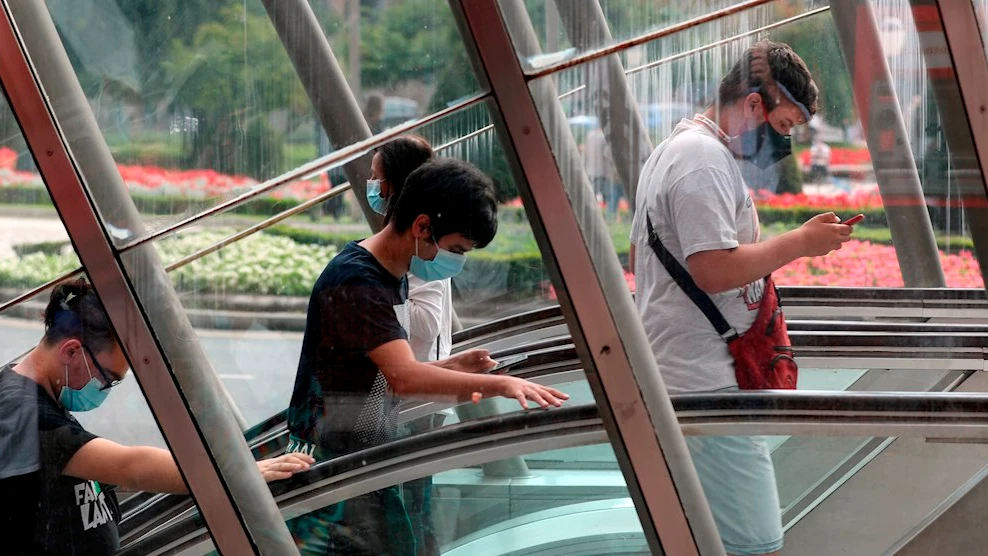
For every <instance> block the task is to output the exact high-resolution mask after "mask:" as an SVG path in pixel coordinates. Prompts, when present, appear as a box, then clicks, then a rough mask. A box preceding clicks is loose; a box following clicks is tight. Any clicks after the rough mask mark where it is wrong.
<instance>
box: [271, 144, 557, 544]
mask: <svg viewBox="0 0 988 556" xmlns="http://www.w3.org/2000/svg"><path fill="white" fill-rule="evenodd" d="M390 212H391V218H389V220H388V222H387V224H386V225H385V227H384V229H383V230H381V231H380V232H378V233H377V234H375V235H373V236H371V237H370V238H368V239H365V240H363V241H361V242H359V243H358V242H353V243H350V244H348V245H347V246H346V247H345V248H344V249H343V250H342V251H341V252H340V253H339V254H338V255H337V256H336V257H335V258H334V259H333V260H332V261H331V262H330V263H329V265H328V266H327V267H326V269H325V270H324V271H323V272H322V274H321V275H320V276H319V279H318V280H317V281H316V284H315V287H314V288H313V292H312V296H311V297H310V299H309V309H308V315H307V318H306V327H305V335H304V338H303V340H302V354H301V358H300V360H299V367H298V374H297V375H296V378H295V390H294V392H293V394H292V400H291V405H290V406H289V409H288V428H289V432H290V433H291V440H290V444H289V451H296V452H303V453H307V454H309V455H313V456H315V458H316V459H317V460H323V459H329V458H333V457H337V456H341V455H344V454H348V453H352V452H354V451H357V450H361V449H365V448H369V447H371V446H375V445H378V444H381V443H384V442H387V441H389V440H392V439H394V438H395V435H396V433H397V411H396V397H401V398H417V397H418V398H429V399H436V398H446V399H451V400H457V401H460V402H466V401H471V400H476V399H477V397H478V396H504V397H509V398H514V399H517V400H518V402H519V403H520V404H521V406H522V407H523V408H527V407H528V401H529V400H530V401H534V402H536V403H537V404H538V405H539V406H541V407H542V408H548V407H549V406H555V407H558V406H560V405H562V403H563V401H564V400H566V399H567V398H568V396H567V395H566V394H563V393H562V392H559V391H558V390H555V389H553V388H549V387H546V386H541V385H538V384H534V383H531V382H528V381H526V380H522V379H519V378H515V377H510V376H506V375H488V374H483V373H484V371H488V370H490V369H491V368H493V367H494V366H495V365H496V363H495V362H494V361H493V360H491V359H490V353H489V352H488V351H487V350H471V351H468V352H464V353H461V354H459V355H457V356H454V357H451V358H449V359H445V360H443V361H438V362H433V363H431V364H430V363H420V362H418V361H416V360H415V356H414V355H413V354H412V350H411V348H410V347H409V345H408V335H407V333H406V331H405V330H406V328H405V327H403V326H402V324H401V322H400V321H399V318H398V314H399V313H400V312H401V311H396V308H399V307H400V306H402V305H404V303H405V301H406V299H407V295H408V282H407V279H406V278H405V274H406V273H407V272H409V271H411V273H412V274H414V275H416V276H418V277H419V278H421V279H423V280H426V281H430V280H442V279H446V278H450V277H452V276H454V275H456V274H457V273H458V272H459V271H460V270H461V269H462V268H463V264H464V262H465V257H466V255H465V254H466V252H467V251H470V250H471V249H474V248H482V247H484V246H486V245H487V244H488V243H489V242H490V241H491V240H492V239H493V237H494V234H495V232H496V231H497V202H496V200H495V197H494V186H493V183H492V182H491V180H490V178H488V177H487V176H485V175H484V174H483V173H482V172H480V171H479V170H477V169H476V168H475V167H473V166H472V165H470V164H468V163H465V162H461V161H457V160H452V159H443V158H437V159H433V160H431V161H429V162H426V163H425V164H423V165H422V166H420V167H419V168H418V169H416V170H415V171H414V172H412V173H411V174H410V175H409V176H408V177H407V178H406V180H405V184H404V188H403V189H402V191H401V193H400V195H399V197H398V200H397V204H395V205H394V206H393V207H392V208H391V209H390ZM289 529H290V530H291V531H292V534H293V535H294V536H295V539H296V543H297V544H298V546H299V549H300V550H301V551H302V553H303V554H391V555H399V554H409V555H414V554H416V546H415V539H414V535H413V534H412V531H411V525H410V523H409V519H408V515H407V513H406V512H405V509H404V506H403V505H402V502H401V499H400V492H399V489H398V488H397V487H392V488H388V489H384V490H381V491H377V492H373V493H370V494H367V495H364V496H360V497H357V498H354V499H350V500H347V501H346V502H343V503H339V504H335V505H332V506H330V507H328V508H324V509H323V510H319V511H317V512H313V513H310V514H308V515H305V516H302V517H301V518H297V519H295V520H292V521H291V522H289Z"/></svg>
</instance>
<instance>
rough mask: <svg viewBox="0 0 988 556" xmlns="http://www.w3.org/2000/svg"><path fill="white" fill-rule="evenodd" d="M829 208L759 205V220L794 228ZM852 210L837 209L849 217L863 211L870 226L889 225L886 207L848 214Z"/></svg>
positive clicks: (765, 223) (764, 224)
mask: <svg viewBox="0 0 988 556" xmlns="http://www.w3.org/2000/svg"><path fill="white" fill-rule="evenodd" d="M827 210H828V209H825V208H814V207H796V208H774V207H758V220H759V221H760V222H761V223H762V225H763V226H768V225H771V224H782V225H784V226H785V227H786V228H787V229H792V228H796V227H799V226H801V225H803V223H805V222H806V221H807V220H809V219H810V218H813V217H814V216H816V215H818V214H820V213H821V212H827ZM848 212H850V211H837V214H838V216H841V217H842V218H843V217H848V216H854V214H858V213H863V214H864V215H865V222H866V223H867V225H868V226H869V227H887V226H888V219H887V217H886V215H885V209H881V208H878V209H871V210H855V211H853V214H848Z"/></svg>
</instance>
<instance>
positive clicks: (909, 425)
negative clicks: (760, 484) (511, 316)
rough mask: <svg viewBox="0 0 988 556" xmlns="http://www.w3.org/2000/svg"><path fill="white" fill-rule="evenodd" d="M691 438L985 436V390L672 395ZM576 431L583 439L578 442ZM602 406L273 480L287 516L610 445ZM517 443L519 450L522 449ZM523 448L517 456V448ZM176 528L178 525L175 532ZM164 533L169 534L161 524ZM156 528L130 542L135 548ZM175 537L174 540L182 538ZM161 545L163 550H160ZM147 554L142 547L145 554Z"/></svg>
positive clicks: (179, 522) (183, 528) (441, 435)
mask: <svg viewBox="0 0 988 556" xmlns="http://www.w3.org/2000/svg"><path fill="white" fill-rule="evenodd" d="M671 398H672V402H673V406H674V408H675V409H676V414H677V417H678V419H679V422H680V424H681V426H682V428H683V432H684V434H687V435H721V434H732V435H765V434H773V435H774V434H794V435H800V436H833V435H842V436H855V437H857V436H877V437H888V436H902V437H924V438H951V439H964V440H968V441H988V395H984V394H928V393H899V392H896V393H836V394H835V393H824V392H796V391H761V392H742V393H727V394H725V393H715V394H676V395H673V396H671ZM574 438H578V439H579V441H578V442H574V441H573V439H574ZM605 441H606V435H605V434H604V431H603V424H602V423H601V422H600V419H599V416H598V414H597V410H596V407H595V406H593V405H589V404H588V405H582V406H575V407H569V408H563V409H558V410H551V411H545V412H542V411H536V412H517V413H513V414H508V415H501V416H498V417H492V418H487V419H483V420H479V421H472V422H468V423H462V424H458V425H453V426H450V427H444V428H441V429H438V430H435V431H431V432H427V433H423V434H420V435H416V436H413V437H409V438H404V439H401V440H398V441H395V442H391V443H388V444H385V445H381V446H376V447H373V448H370V449H367V450H363V451H360V452H357V453H354V454H350V455H347V456H343V457H340V458H336V459H334V460H330V461H328V462H325V463H321V464H319V465H316V466H315V467H314V468H313V469H312V470H311V471H310V472H308V473H306V474H303V475H298V476H295V477H293V478H292V479H289V480H287V481H284V482H281V483H275V484H273V485H271V488H272V493H273V494H274V496H275V497H276V499H277V500H278V501H279V505H280V506H281V508H282V511H283V513H285V515H286V517H294V516H296V515H300V514H301V513H304V512H305V511H311V510H313V509H316V508H318V507H323V506H325V505H328V504H332V503H335V502H338V501H341V500H344V499H347V498H350V497H352V496H358V495H360V494H364V493H367V492H372V491H375V490H379V489H381V488H384V487H387V486H390V485H393V484H397V483H400V482H404V481H408V480H413V479H416V478H419V477H422V476H428V475H433V474H436V473H440V472H442V471H446V470H449V469H454V468H459V467H464V466H473V465H480V464H481V463H484V461H486V460H487V459H488V458H489V459H490V460H491V461H492V460H494V459H498V458H504V457H507V456H508V455H523V454H525V453H531V452H537V451H545V450H552V449H558V447H560V446H563V447H565V446H576V445H584V444H591V443H598V442H605ZM520 447H521V448H520ZM518 452H520V454H518ZM171 521H172V524H173V527H172V529H173V532H172V533H168V537H169V543H168V549H177V548H181V549H190V548H191V546H179V545H180V544H181V543H182V542H189V541H191V542H192V543H193V544H199V543H202V542H206V540H205V539H204V538H202V533H203V531H204V529H203V528H201V527H197V526H196V524H195V522H194V520H193V516H192V510H191V509H190V510H188V511H186V512H185V513H184V514H183V515H182V516H180V517H179V518H175V519H173V520H171ZM175 527H180V529H175ZM159 531H160V532H161V533H162V534H164V533H167V531H165V530H161V529H160V528H159ZM154 536H155V535H152V534H145V535H144V536H143V537H142V538H141V539H137V540H135V541H133V542H132V543H130V544H129V545H128V546H126V547H125V548H124V551H123V552H122V554H136V553H139V552H137V551H139V550H141V549H142V548H144V549H146V548H148V544H149V543H150V541H152V540H154V539H153V537H154ZM176 537H178V538H176ZM156 548H160V549H164V548H165V547H163V546H160V545H159V547H156ZM141 553H142V552H141Z"/></svg>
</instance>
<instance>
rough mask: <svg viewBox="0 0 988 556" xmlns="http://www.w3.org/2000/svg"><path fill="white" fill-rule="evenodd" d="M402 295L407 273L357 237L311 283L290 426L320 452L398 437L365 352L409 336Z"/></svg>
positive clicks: (387, 393)
mask: <svg viewBox="0 0 988 556" xmlns="http://www.w3.org/2000/svg"><path fill="white" fill-rule="evenodd" d="M407 298H408V281H407V280H406V279H405V277H401V278H395V276H394V275H393V274H391V273H390V272H388V270H387V269H385V268H384V267H383V266H382V265H381V263H380V262H378V260H377V259H376V258H374V256H373V255H372V254H371V253H370V252H369V251H367V250H366V249H364V248H363V247H361V246H359V245H357V243H356V242H351V243H349V244H347V246H346V247H344V248H343V250H342V251H341V252H340V254H339V255H337V256H336V257H334V258H333V260H332V261H330V263H329V265H327V266H326V269H325V270H323V272H322V274H321V275H320V276H319V279H318V280H317V281H316V285H315V287H314V288H313V291H312V296H311V297H310V299H309V309H308V314H307V316H306V323H305V336H304V338H303V340H302V355H301V357H300V359H299V364H298V374H297V375H296V377H295V391H294V392H293V393H292V401H291V405H290V406H289V408H288V429H289V431H290V432H291V434H292V435H293V436H295V437H297V438H298V439H301V440H303V441H305V442H308V443H313V444H315V445H316V446H317V447H318V452H317V454H316V455H317V456H321V457H335V456H340V455H344V454H348V453H352V452H355V451H357V450H360V449H363V448H367V447H370V446H374V445H377V444H381V443H383V442H387V441H388V440H392V439H393V438H394V437H395V435H396V433H397V407H396V406H397V400H396V399H395V398H394V396H393V395H392V391H391V387H390V385H389V384H388V381H387V379H385V378H384V374H382V373H381V372H380V370H378V368H377V366H376V365H375V364H374V362H373V361H371V360H370V358H369V357H368V356H367V354H368V353H370V352H371V351H373V350H374V349H375V348H377V347H379V346H381V345H383V344H386V343H388V342H391V341H394V340H407V339H408V334H407V333H406V329H405V328H403V327H402V324H401V322H400V321H399V318H398V315H399V314H400V313H402V311H405V310H407V308H406V305H405V302H406V300H407ZM406 324H407V323H406Z"/></svg>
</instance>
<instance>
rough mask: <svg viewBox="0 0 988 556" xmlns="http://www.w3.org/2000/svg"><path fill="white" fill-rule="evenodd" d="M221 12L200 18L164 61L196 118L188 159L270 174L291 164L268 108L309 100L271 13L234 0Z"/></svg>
mask: <svg viewBox="0 0 988 556" xmlns="http://www.w3.org/2000/svg"><path fill="white" fill-rule="evenodd" d="M220 17H221V19H220V20H219V21H209V22H206V23H202V24H200V25H199V27H198V29H197V30H196V32H195V35H194V36H193V38H192V40H191V41H190V42H188V43H186V42H183V41H181V40H175V41H173V42H172V45H171V49H170V50H171V52H170V55H169V57H168V59H167V60H166V61H165V62H164V63H163V67H164V71H165V75H166V77H167V80H168V81H169V82H170V83H173V84H175V85H176V86H177V90H176V92H175V101H176V102H178V103H180V104H181V105H183V106H185V107H188V108H189V109H191V110H192V113H193V114H194V115H195V117H196V118H197V120H198V131H197V132H196V133H195V134H194V140H193V141H191V142H190V144H189V145H187V148H188V151H187V152H188V155H189V159H188V160H187V164H188V165H189V166H192V167H199V168H213V169H215V170H217V171H220V172H224V173H240V174H247V175H250V176H252V177H255V178H257V179H266V178H269V177H272V176H274V175H277V174H278V173H280V172H281V171H284V170H285V169H286V168H284V167H283V160H284V159H283V152H282V148H281V143H282V139H281V138H280V137H278V136H277V135H276V134H274V133H273V131H272V130H271V128H270V126H269V125H268V124H267V122H266V118H267V117H268V114H269V113H270V112H273V111H276V110H282V109H290V108H292V107H297V106H307V105H308V101H307V100H306V97H305V91H304V90H303V88H302V84H301V82H300V81H299V79H298V77H297V75H296V74H295V71H294V68H293V66H292V64H291V62H290V61H289V59H288V56H287V54H286V53H285V51H284V48H283V47H282V45H281V41H280V40H279V39H278V35H277V33H276V32H275V30H274V28H273V27H272V25H271V22H270V21H269V20H268V19H267V17H266V16H264V15H263V14H254V13H250V12H247V13H245V12H244V10H243V7H242V6H241V5H239V4H235V5H230V6H227V7H225V8H224V9H222V10H221V12H220ZM255 98H261V99H263V103H261V105H257V104H255V101H254V99H255ZM241 153H244V154H241Z"/></svg>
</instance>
